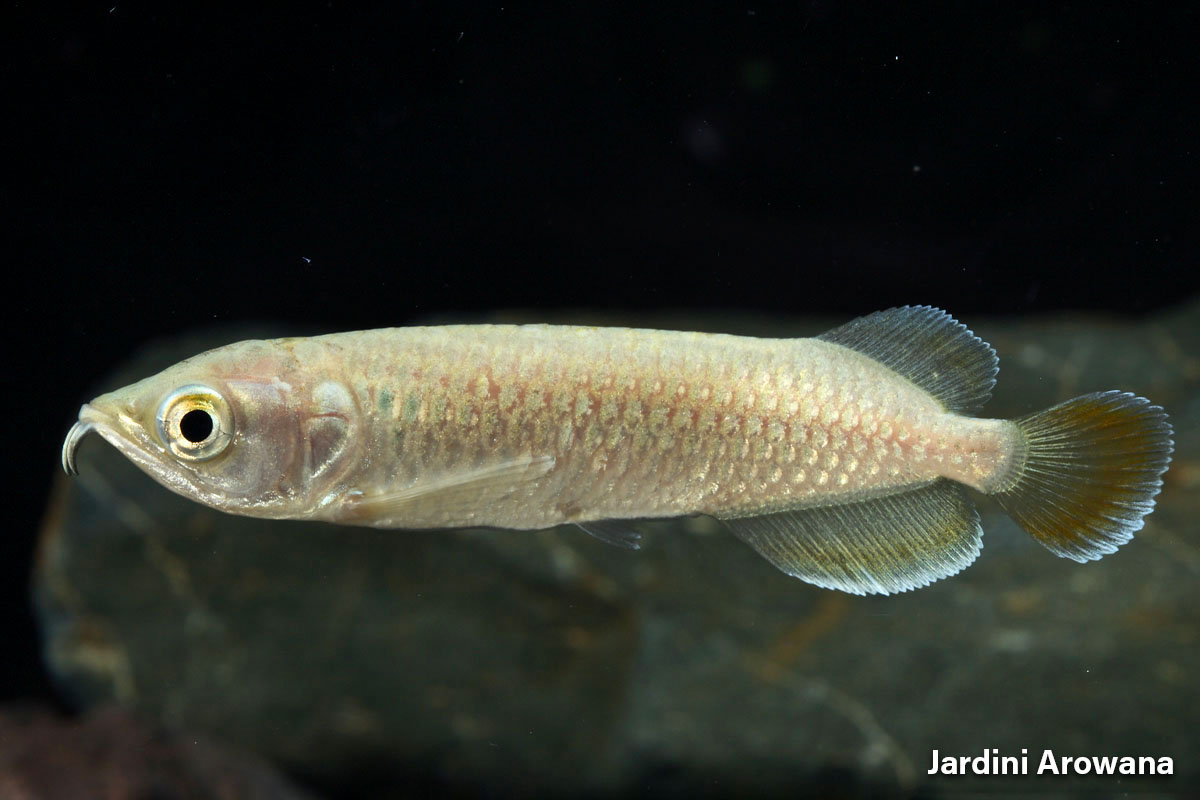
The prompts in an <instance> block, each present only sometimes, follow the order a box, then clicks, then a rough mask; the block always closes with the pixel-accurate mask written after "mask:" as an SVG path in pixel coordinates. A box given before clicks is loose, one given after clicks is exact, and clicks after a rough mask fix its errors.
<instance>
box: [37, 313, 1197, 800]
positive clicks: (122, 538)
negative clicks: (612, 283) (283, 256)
mask: <svg viewBox="0 0 1200 800" xmlns="http://www.w3.org/2000/svg"><path fill="white" fill-rule="evenodd" d="M548 321H572V322H584V323H587V322H597V323H616V322H629V320H614V319H607V318H599V317H594V316H589V315H581V314H576V315H572V316H571V317H569V318H567V317H564V318H562V319H560V320H548ZM964 321H965V322H966V323H967V324H968V325H969V326H971V327H972V328H973V329H974V330H975V331H976V332H977V333H978V334H979V335H980V336H982V337H983V338H984V339H985V340H987V341H989V342H990V343H991V344H992V345H993V346H994V347H995V348H996V350H997V351H998V353H999V355H1000V365H1001V370H1000V376H999V382H998V385H997V389H996V392H995V396H994V399H993V400H992V402H991V403H990V404H989V405H988V406H987V408H986V412H985V413H987V415H989V416H1014V415H1019V414H1023V413H1026V412H1028V411H1031V410H1035V409H1039V408H1042V407H1045V406H1048V405H1051V404H1053V403H1054V402H1057V401H1059V400H1062V399H1065V398H1067V397H1070V396H1073V395H1076V394H1080V393H1083V392H1088V391H1095V390H1103V389H1112V388H1120V389H1127V390H1130V391H1134V392H1136V393H1138V394H1143V395H1145V396H1147V397H1150V398H1152V399H1153V400H1154V402H1156V403H1159V404H1161V405H1163V406H1165V407H1166V408H1167V410H1168V412H1169V413H1170V414H1171V418H1172V422H1173V424H1174V426H1175V430H1176V454H1175V461H1174V463H1173V465H1172V468H1171V470H1170V472H1169V473H1168V474H1167V476H1166V484H1165V487H1164V491H1163V493H1162V494H1161V495H1160V497H1159V506H1158V509H1157V510H1156V511H1155V513H1154V514H1153V515H1152V516H1150V517H1149V518H1148V522H1147V525H1146V527H1145V529H1144V530H1143V531H1142V532H1140V533H1139V534H1138V535H1137V537H1136V538H1135V540H1134V541H1133V542H1132V543H1130V544H1128V545H1126V546H1125V547H1124V548H1122V549H1121V550H1120V551H1119V552H1118V553H1117V554H1115V555H1112V556H1108V557H1107V558H1105V559H1103V560H1102V561H1099V562H1096V563H1093V564H1089V565H1079V564H1076V563H1074V562H1071V561H1068V560H1064V559H1059V558H1055V557H1054V556H1052V555H1051V554H1049V553H1048V552H1046V551H1045V550H1043V549H1042V548H1041V547H1040V546H1038V545H1037V544H1036V543H1034V542H1033V541H1032V540H1030V539H1029V538H1028V537H1027V536H1025V535H1024V534H1023V533H1022V532H1020V531H1019V530H1018V529H1017V528H1016V526H1015V525H1014V524H1013V523H1012V522H1011V521H1009V520H1008V519H1007V518H1006V517H1005V516H1004V515H1003V513H1002V512H1000V511H999V509H998V508H997V507H996V506H995V505H994V504H993V503H991V502H990V501H989V500H987V499H984V498H978V500H979V508H980V511H981V514H982V515H983V524H984V530H985V532H986V533H985V537H984V550H983V554H982V555H981V557H980V558H979V560H978V561H977V562H976V563H975V564H974V565H973V566H972V567H970V568H969V569H967V570H966V571H965V572H963V573H962V574H960V575H958V576H956V577H953V578H951V579H948V580H945V581H942V582H940V583H937V584H934V585H933V586H931V587H929V588H927V589H923V590H920V591H917V592H912V593H908V594H904V595H899V596H893V597H870V598H860V597H851V596H847V595H843V594H839V593H835V592H830V591H825V590H821V589H817V588H815V587H812V586H809V585H806V584H804V583H802V582H800V581H797V580H794V579H792V578H789V577H787V576H785V575H783V574H781V573H779V572H777V571H776V570H775V569H774V568H773V567H771V566H770V565H769V564H768V563H767V562H765V561H763V560H762V559H760V558H758V557H757V556H756V555H755V554H754V553H753V552H752V551H751V550H750V549H749V548H747V547H746V546H744V545H743V544H742V543H740V542H739V541H737V540H736V539H734V538H733V537H732V536H730V535H728V534H727V533H724V532H723V531H721V530H719V529H718V527H717V526H716V524H715V523H712V522H711V521H708V520H705V519H692V520H687V521H682V522H657V523H646V524H644V525H642V526H641V530H642V531H643V532H644V533H645V534H646V540H645V543H644V548H643V550H641V551H640V552H636V553H631V552H628V551H624V550H620V549H617V548H613V547H608V546H606V545H604V544H602V543H600V542H597V541H595V540H593V539H592V538H590V537H589V536H587V535H586V534H584V533H583V532H582V531H579V530H577V529H571V528H564V529H556V530H551V531H542V532H533V533H517V532H503V531H462V532H403V531H374V530H364V529H355V528H337V527H333V526H327V525H321V524H308V523H279V522H270V521H263V520H254V519H247V518H240V517H233V516H228V515H223V514H220V513H217V512H214V511H210V510H208V509H205V508H202V507H200V506H198V505H196V504H194V503H191V502H189V501H186V500H183V499H181V498H179V497H176V496H175V495H173V494H171V493H169V492H168V491H167V490H165V489H162V488H160V487H159V486H157V484H154V483H153V482H152V481H151V480H150V479H149V478H147V477H145V476H144V475H143V474H142V473H141V472H139V471H138V470H137V469H136V468H135V467H134V466H132V465H131V464H130V463H128V462H127V461H126V460H125V459H124V458H122V457H121V456H120V455H119V454H118V453H117V452H116V451H115V450H114V449H113V448H112V447H110V446H108V445H107V444H105V443H102V442H101V441H100V440H99V439H98V438H95V437H93V438H92V439H89V440H88V442H87V443H86V444H85V445H84V446H83V447H82V448H81V449H80V451H79V454H78V455H79V471H80V475H79V477H78V478H75V479H67V478H65V477H63V478H61V479H60V481H59V483H58V486H57V489H56V492H55V497H54V499H53V500H52V507H51V508H50V510H49V512H48V515H47V522H46V525H45V530H44V532H43V537H42V541H41V545H40V554H39V561H38V564H37V574H36V602H37V607H38V613H39V616H40V620H41V624H42V628H43V631H44V641H45V655H46V660H47V663H48V664H49V666H50V669H51V670H52V671H53V673H54V675H55V677H56V679H57V681H58V682H59V684H60V685H61V686H62V687H63V689H64V691H65V692H66V693H67V694H68V695H69V696H70V697H71V698H73V699H74V700H75V701H77V702H78V703H79V704H81V705H82V706H84V707H93V706H97V705H100V704H105V703H110V702H113V701H116V702H118V703H123V704H126V705H128V706H130V707H133V708H135V709H137V710H138V711H139V712H140V713H141V714H143V715H146V716H149V717H151V718H153V719H157V720H160V721H162V722H163V723H166V724H167V725H170V726H174V727H178V728H182V729H189V730H197V731H201V732H203V733H204V734H206V735H207V736H210V737H212V738H214V739H216V740H220V741H224V742H226V743H230V744H232V745H235V746H239V747H243V748H246V749H248V750H251V751H254V752H256V753H258V754H261V755H263V756H266V757H268V758H270V759H273V760H275V761H276V762H277V763H279V764H281V765H282V766H283V767H285V768H286V769H287V770H289V771H290V772H292V773H293V774H294V775H297V776H301V777H303V778H307V779H308V780H309V781H311V782H312V785H314V786H316V787H317V788H318V789H319V790H327V789H329V788H331V787H336V788H337V789H338V790H339V793H338V795H337V796H347V797H356V796H357V797H368V796H370V797H377V796H380V797H381V796H410V795H412V796H415V795H419V794H423V793H428V791H433V790H437V791H447V790H449V791H460V792H471V791H476V790H479V789H486V790H487V791H489V792H490V793H492V794H494V795H500V796H507V795H512V794H522V793H526V792H534V791H538V792H550V793H563V794H572V795H577V794H611V793H616V792H634V793H639V794H645V795H659V796H663V795H666V796H671V795H676V794H677V795H680V796H684V795H687V796H694V795H726V794H731V793H736V792H739V791H744V792H747V793H757V794H764V793H765V794H790V793H792V792H794V791H795V790H798V789H806V790H809V791H811V790H814V789H818V790H821V789H823V790H826V791H829V792H837V793H838V794H841V795H855V794H872V795H873V796H880V795H883V796H888V795H892V794H896V795H911V794H913V793H916V794H920V795H923V796H939V795H944V794H954V793H958V792H961V791H980V792H988V793H992V792H1004V791H1042V792H1055V793H1056V792H1060V791H1076V790H1078V791H1086V792H1088V793H1090V794H1091V795H1092V796H1098V797H1104V796H1117V795H1118V794H1123V793H1125V792H1128V791H1135V792H1139V793H1141V792H1148V793H1150V794H1154V793H1162V795H1163V796H1171V795H1176V794H1180V795H1183V794H1187V793H1188V792H1191V791H1200V765H1198V762H1197V754H1198V753H1200V683H1198V682H1197V681H1196V678H1195V675H1196V673H1197V668H1198V667H1200V664H1198V663H1197V661H1198V659H1197V656H1198V655H1200V580H1198V578H1200V547H1198V538H1197V522H1196V520H1197V518H1198V517H1200V306H1197V305H1195V304H1193V305H1190V306H1187V307H1183V308H1181V309H1177V310H1175V311H1173V312H1170V313H1165V314H1163V315H1160V316H1158V317H1154V318H1150V319H1147V320H1144V321H1142V322H1138V323H1132V322H1126V321H1121V320H1117V319H1111V320H1105V319H1095V318H1091V319H1083V318H1073V317H1062V318H1039V319H1036V320H1034V321H1030V322H1013V321H989V320H987V319H968V320H964ZM636 322H637V324H639V325H644V326H659V327H683V328H694V329H705V328H707V329H710V330H711V329H720V330H727V331H732V332H744V333H751V334H756V335H780V336H793V335H810V334H813V333H816V332H819V331H820V330H822V329H824V328H826V327H829V326H831V325H833V324H836V323H837V322H838V321H836V320H828V321H825V324H822V322H821V321H807V322H795V323H782V322H780V323H766V322H761V321H750V320H740V321H739V320H716V321H714V320H712V319H698V320H697V319H689V318H683V317H674V318H669V319H663V318H659V319H655V318H643V319H638V320H636ZM206 344H211V342H207V343H203V344H201V343H198V342H196V341H191V342H185V343H181V344H179V345H178V346H174V347H163V348H157V349H156V350H155V351H153V352H151V353H148V354H147V355H146V357H145V358H143V359H142V360H141V361H139V362H138V363H136V364H133V365H130V366H129V367H128V368H127V369H125V370H124V371H122V372H121V373H120V374H119V375H116V376H114V377H113V379H112V381H111V382H110V383H109V385H107V386H105V387H100V388H104V389H107V388H113V387H116V386H119V385H123V384H125V383H128V382H130V381H131V380H133V379H135V378H139V377H142V376H144V375H146V374H148V373H150V372H152V371H154V370H156V369H158V368H160V367H162V366H165V365H167V364H169V363H173V362H174V361H176V360H179V358H182V357H184V356H186V355H190V354H192V353H194V352H196V351H198V350H199V349H202V347H203V346H205V345H206ZM991 748H997V749H998V751H999V753H1000V754H1001V755H1019V754H1020V752H1021V750H1022V748H1025V749H1027V750H1028V752H1029V754H1030V758H1031V761H1036V757H1040V754H1041V753H1042V751H1043V750H1044V749H1053V750H1054V751H1055V753H1056V754H1059V755H1082V756H1091V755H1096V756H1104V755H1154V756H1170V757H1172V758H1173V759H1174V769H1175V775H1174V776H1173V777H1169V778H1153V777H1124V778H1122V779H1120V781H1117V780H1116V779H1112V778H1095V777H1090V778H1077V779H1066V778H1047V777H1038V776H1034V775H1030V776H1027V777H1006V778H995V777H988V778H984V777H961V778H951V777H931V776H927V775H926V774H925V772H926V770H928V769H929V764H930V755H931V751H932V750H934V749H938V750H939V751H941V752H942V753H943V754H952V755H971V756H977V755H979V754H980V753H981V752H982V751H984V750H985V749H988V750H990V749H991ZM380 787H386V790H385V789H381V788H380Z"/></svg>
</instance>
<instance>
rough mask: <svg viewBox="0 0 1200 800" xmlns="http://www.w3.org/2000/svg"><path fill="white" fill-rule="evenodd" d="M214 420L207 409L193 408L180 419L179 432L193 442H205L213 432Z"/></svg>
mask: <svg viewBox="0 0 1200 800" xmlns="http://www.w3.org/2000/svg"><path fill="white" fill-rule="evenodd" d="M212 429H213V421H212V417H210V416H209V415H208V412H207V411H201V410H200V409H198V408H193V409H192V410H191V411H189V412H187V413H186V414H184V415H183V419H181V420H179V432H180V433H182V434H183V438H185V439H187V440H188V441H189V442H191V443H192V444H198V443H200V442H203V441H204V440H205V439H207V438H208V437H209V434H211V433H212Z"/></svg>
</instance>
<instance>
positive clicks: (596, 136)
mask: <svg viewBox="0 0 1200 800" xmlns="http://www.w3.org/2000/svg"><path fill="white" fill-rule="evenodd" d="M647 5H649V7H647ZM2 14H3V17H4V18H5V20H6V21H5V22H4V24H3V27H4V29H5V32H4V33H3V34H0V36H2V37H3V39H4V40H6V42H4V53H3V55H2V56H0V64H2V66H3V74H2V76H0V77H2V79H3V84H4V91H5V92H6V93H7V94H9V96H10V99H9V101H8V102H7V103H6V114H5V118H6V119H5V124H4V126H3V133H2V134H0V136H2V137H3V138H2V140H0V143H2V144H3V147H4V157H5V161H6V162H7V163H6V172H7V173H8V175H9V176H10V177H9V178H8V179H6V180H5V181H4V183H5V188H4V190H3V198H2V205H0V211H2V212H3V224H5V225H6V226H9V232H8V234H7V235H6V237H5V241H6V244H7V247H6V250H7V251H8V252H7V253H6V255H7V259H6V261H7V262H8V267H9V269H8V270H6V274H7V280H6V288H7V297H6V301H7V302H6V311H7V314H6V317H7V318H8V319H9V320H10V321H11V324H12V327H11V328H9V337H8V353H9V354H10V358H9V364H8V367H7V369H5V370H4V375H5V384H6V386H5V392H4V394H5V409H6V416H7V424H8V426H9V429H10V430H16V432H17V436H16V437H15V438H13V437H7V442H8V444H9V447H8V448H7V452H6V459H5V460H6V462H7V466H6V474H7V475H8V480H7V481H6V483H7V486H6V488H7V489H8V491H7V493H6V494H7V497H8V508H9V509H10V510H11V511H13V512H15V513H12V514H11V515H10V519H11V520H12V523H13V524H12V525H11V529H10V530H9V531H8V533H7V535H6V536H5V537H4V539H3V541H4V544H3V548H4V549H3V558H2V561H0V563H3V567H4V572H3V576H2V579H3V580H2V582H0V585H2V586H3V587H4V592H3V598H2V602H3V616H4V628H3V632H4V636H3V641H4V643H5V644H4V650H5V651H6V656H5V657H4V659H3V660H2V662H0V666H2V670H3V672H2V673H0V691H2V693H3V698H2V699H4V700H12V699H14V698H28V697H31V696H32V697H42V698H49V697H50V696H51V690H50V688H49V686H48V683H47V681H46V678H44V677H43V675H42V672H41V667H40V665H39V663H38V660H37V644H36V635H35V630H34V627H33V623H32V621H31V620H30V617H29V612H28V610H27V609H28V599H27V597H28V595H27V592H28V589H27V578H28V572H29V568H30V559H31V554H32V551H33V545H34V538H35V532H36V528H37V524H38V521H39V518H40V517H41V514H42V513H43V510H44V508H45V503H46V499H47V496H48V491H49V488H50V485H51V481H52V479H53V477H54V473H55V471H56V470H57V469H58V458H59V448H60V446H61V442H62V437H63V436H64V434H65V433H66V430H67V427H68V425H69V424H70V422H71V419H72V417H73V415H74V413H75V410H76V409H77V408H78V406H79V404H80V403H81V402H82V401H84V400H85V399H87V398H88V397H89V396H90V395H89V394H88V393H89V391H91V390H92V389H94V388H96V385H97V382H98V381H100V380H101V378H102V376H103V375H104V374H105V373H106V372H108V371H109V370H111V369H112V368H113V367H115V366H116V365H117V364H118V363H119V362H120V361H121V360H122V359H123V358H125V357H126V356H128V355H129V354H130V353H131V352H133V351H134V350H135V349H136V348H137V347H139V346H140V345H142V344H144V343H146V342H148V341H152V340H154V339H156V338H158V337H162V336H167V335H172V334H177V333H180V332H184V331H192V330H195V329H197V328H203V327H206V326H212V325H218V324H236V323H241V322H246V323H270V324H278V325H279V326H280V327H282V328H284V329H287V330H289V331H293V332H297V333H313V332H327V331H333V330H339V329H357V328H368V327H376V326H385V325H401V324H406V323H410V322H413V321H417V320H421V319H425V318H429V317H430V316H438V317H445V316H453V315H456V314H457V315H462V316H463V317H464V318H470V317H471V316H472V315H478V314H481V313H484V312H487V311H489V310H492V309H500V308H525V309H530V310H532V311H533V312H534V314H535V315H536V313H537V312H538V311H539V310H545V311H549V310H559V311H561V310H564V309H571V308H588V309H609V310H613V311H619V312H630V313H631V314H635V313H636V312H639V311H652V310H657V309H695V310H703V311H714V312H725V311H739V312H750V313H758V312H765V313H770V314H772V315H800V314H810V313H818V312H819V313H821V314H823V315H835V316H845V317H850V316H853V315H856V314H859V313H863V312H867V311H871V310H874V309H878V308H883V307H887V306H890V305H896V304H902V303H929V304H934V305H939V306H943V307H945V308H947V309H949V310H951V311H952V312H953V313H954V314H955V315H957V316H959V317H960V318H963V319H966V320H967V321H968V322H969V321H970V318H971V317H972V316H980V315H986V314H1002V315H1024V314H1043V313H1048V312H1059V311H1069V310H1093V311H1100V312H1104V313H1111V314H1122V315H1145V314H1149V313H1151V312H1153V311H1155V310H1157V309H1160V308H1164V307H1167V306H1170V305H1173V304H1174V303H1176V302H1178V301H1180V300H1182V299H1184V298H1186V297H1188V296H1190V295H1191V294H1193V293H1194V292H1195V291H1196V289H1197V278H1196V276H1195V269H1196V263H1197V255H1198V252H1197V250H1198V248H1197V240H1198V234H1200V212H1198V208H1200V206H1198V200H1200V197H1198V196H1197V182H1196V180H1197V158H1198V156H1197V123H1198V122H1200V114H1198V113H1197V111H1196V107H1197V106H1196V101H1195V97H1194V96H1193V95H1194V93H1195V83H1196V75H1197V71H1196V70H1197V64H1196V59H1195V58H1194V55H1193V51H1194V49H1195V47H1196V43H1195V37H1194V31H1195V30H1196V29H1197V27H1198V23H1200V19H1197V15H1196V14H1195V13H1192V12H1189V11H1187V10H1179V9H1173V10H1170V11H1165V12H1162V13H1161V14H1160V13H1157V12H1153V11H1147V10H1145V9H1144V8H1143V7H1141V6H1135V5H1133V4H1128V3H1087V4H1078V5H1076V6H1062V5H1059V4H1054V6H1053V7H1048V6H1047V4H1040V3H1039V4H1029V5H1027V6H1025V5H1020V4H1011V3H970V4H952V5H947V6H945V7H939V8H936V9H935V8H932V7H924V6H921V7H914V6H911V5H908V4H872V5H870V6H869V7H868V8H867V9H864V8H862V7H860V6H857V5H855V4H849V3H842V2H835V1H834V0H826V1H824V2H822V1H821V0H813V1H812V2H799V3H795V2H793V3H786V4H785V3H769V4H758V3H704V2H688V3H662V4H644V3H610V4H602V5H601V4H546V5H545V6H544V7H529V6H526V5H524V4H519V3H508V2H505V0H501V2H500V3H494V2H488V3H484V2H469V3H454V2H436V3H422V2H407V3H384V4H369V3H368V4H362V5H361V6H359V5H354V4H345V3H340V2H321V3H293V4H289V5H288V6H287V9H286V11H271V12H268V11H258V12H256V11H254V10H246V9H239V10H238V11H236V12H233V13H229V12H227V11H224V10H222V9H220V8H217V7H213V6H211V5H207V4H182V5H178V6H176V5H175V4H144V3H130V2H125V1H124V0H107V2H105V3H97V4H92V5H90V6H77V7H76V8H75V10H74V11H73V12H68V11H64V10H62V9H59V10H57V11H46V10H44V9H43V8H42V6H41V4H22V5H13V4H10V5H9V7H7V8H6V9H5V10H4V11H3V12H2Z"/></svg>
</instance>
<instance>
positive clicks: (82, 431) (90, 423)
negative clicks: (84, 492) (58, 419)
mask: <svg viewBox="0 0 1200 800" xmlns="http://www.w3.org/2000/svg"><path fill="white" fill-rule="evenodd" d="M102 421H103V416H102V415H101V414H100V413H99V412H98V411H97V410H96V409H95V408H93V407H92V406H89V405H86V404H85V405H84V406H83V407H82V408H80V409H79V420H78V421H77V422H76V423H75V424H74V425H72V426H71V430H70V431H68V432H67V438H66V441H64V442H63V449H62V467H63V472H65V473H67V474H68V475H78V474H79V468H78V467H77V466H76V465H75V451H76V449H78V447H79V442H80V440H82V439H83V437H85V436H87V435H88V434H89V433H91V432H92V431H94V430H97V428H98V427H99V424H100V423H101V422H102Z"/></svg>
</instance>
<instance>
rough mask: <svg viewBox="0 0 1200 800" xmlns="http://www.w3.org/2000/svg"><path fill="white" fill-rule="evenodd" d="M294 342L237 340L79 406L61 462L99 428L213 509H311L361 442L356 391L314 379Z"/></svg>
mask: <svg viewBox="0 0 1200 800" xmlns="http://www.w3.org/2000/svg"><path fill="white" fill-rule="evenodd" d="M311 374H313V371H312V370H309V369H305V368H304V365H303V364H301V363H297V360H296V357H295V354H294V353H293V352H292V350H291V348H288V347H284V346H280V345H279V343H278V342H241V343H238V344H236V345H229V346H228V347H224V348H219V349H217V350H212V351H209V352H208V353H204V354H202V355H200V356H196V357H195V358H191V359H188V360H186V361H183V362H181V363H179V364H176V365H175V366H172V367H170V368H168V369H166V370H164V371H163V372H160V373H158V374H157V375H153V376H151V377H149V378H146V379H144V380H141V381H138V382H137V383H133V384H130V385H129V386H126V387H124V388H122V389H118V390H116V391H114V392H110V393H108V394H104V395H101V396H99V397H97V398H96V399H94V400H92V401H91V402H89V403H87V404H85V405H84V406H83V407H82V408H81V409H80V411H79V421H78V422H76V423H75V425H74V427H72V429H71V431H70V433H69V434H68V435H67V439H66V441H65V443H64V444H63V468H64V469H66V471H67V472H68V473H69V474H73V473H74V472H75V450H76V448H77V447H78V444H79V441H80V440H81V439H82V438H83V437H84V436H85V435H86V434H88V433H89V432H92V431H95V432H96V433H99V434H100V436H101V437H103V438H104V439H105V440H106V441H108V442H109V443H110V444H112V445H113V446H114V447H116V448H117V450H119V451H120V452H121V453H122V454H123V455H125V456H126V457H127V458H128V459H129V460H130V461H132V462H133V463H134V464H136V465H137V466H138V467H139V468H141V469H142V471H144V472H145V473H147V474H148V475H150V476H151V477H152V478H154V479H155V480H156V481H158V482H159V483H161V484H162V485H163V486H166V487H167V488H168V489H171V490H172V491H175V492H177V493H178V494H181V495H183V496H185V497H188V498H189V499H192V500H195V501H197V502H200V503H203V504H205V505H207V506H211V507H213V508H216V509H219V510H222V511H228V512H231V513H236V514H245V515H250V516H262V517H302V516H305V515H306V513H308V512H311V511H313V510H315V508H316V507H317V506H319V505H320V504H321V502H322V500H323V498H325V497H326V496H327V495H328V494H329V492H330V491H331V487H332V486H333V485H334V484H335V483H336V480H337V478H338V476H339V475H340V473H341V472H342V471H343V470H344V467H345V466H346V465H347V462H348V461H349V459H348V458H347V455H348V454H349V453H350V452H352V451H353V450H355V443H356V441H357V438H358V431H359V429H360V425H359V422H358V417H359V414H358V409H357V406H356V403H355V401H354V397H353V395H352V393H351V392H350V391H349V390H348V389H347V388H346V387H345V386H344V385H343V384H342V383H339V382H337V381H336V380H328V379H314V378H312V377H310V376H311Z"/></svg>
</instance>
